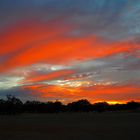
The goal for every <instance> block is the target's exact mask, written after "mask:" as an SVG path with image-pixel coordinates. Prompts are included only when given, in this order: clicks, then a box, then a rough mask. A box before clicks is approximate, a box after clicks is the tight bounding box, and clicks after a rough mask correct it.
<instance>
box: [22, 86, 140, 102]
mask: <svg viewBox="0 0 140 140" xmlns="http://www.w3.org/2000/svg"><path fill="white" fill-rule="evenodd" d="M24 88H25V89H29V90H32V91H33V93H37V94H39V95H40V98H46V99H47V98H52V99H64V103H67V102H71V101H74V100H79V99H83V98H84V99H88V100H89V101H91V102H98V101H108V102H112V101H116V102H127V101H130V100H135V101H140V98H136V97H137V96H138V95H139V93H140V88H139V87H135V86H131V85H124V86H101V85H100V86H92V87H90V88H87V89H85V88H70V87H63V86H53V85H52V86H45V85H38V86H36V85H35V86H26V87H24Z"/></svg>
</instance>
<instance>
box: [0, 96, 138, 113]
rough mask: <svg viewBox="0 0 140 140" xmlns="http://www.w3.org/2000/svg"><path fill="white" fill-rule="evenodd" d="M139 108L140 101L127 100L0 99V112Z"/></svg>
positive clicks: (89, 110)
mask: <svg viewBox="0 0 140 140" xmlns="http://www.w3.org/2000/svg"><path fill="white" fill-rule="evenodd" d="M139 109H140V103H138V102H134V101H131V102H127V103H126V104H114V105H110V104H108V103H107V102H98V103H94V104H91V103H90V102H89V101H88V100H86V99H81V100H78V101H75V102H71V103H68V104H67V105H64V104H62V103H61V102H60V101H55V102H51V101H48V102H40V101H26V102H25V103H23V102H22V101H21V100H20V99H19V98H16V97H15V96H12V95H7V97H6V99H5V100H4V99H0V114H9V115H10V114H21V113H59V112H104V111H130V110H131V111H134V110H139Z"/></svg>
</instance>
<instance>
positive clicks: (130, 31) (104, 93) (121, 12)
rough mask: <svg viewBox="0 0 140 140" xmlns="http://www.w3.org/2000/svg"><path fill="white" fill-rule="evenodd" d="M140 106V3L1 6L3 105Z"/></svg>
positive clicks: (46, 0) (17, 0) (75, 0)
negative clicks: (9, 99) (7, 101)
mask: <svg viewBox="0 0 140 140" xmlns="http://www.w3.org/2000/svg"><path fill="white" fill-rule="evenodd" d="M7 94H12V95H15V96H17V97H20V98H21V99H22V100H41V101H49V100H51V101H55V100H60V101H62V102H64V103H68V102H72V101H75V100H79V99H88V100H89V101H91V102H98V101H107V102H110V103H113V102H114V103H116V102H127V101H131V100H134V101H140V0H0V98H4V97H5V96H6V95H7Z"/></svg>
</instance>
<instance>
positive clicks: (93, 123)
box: [0, 112, 140, 140]
mask: <svg viewBox="0 0 140 140" xmlns="http://www.w3.org/2000/svg"><path fill="white" fill-rule="evenodd" d="M139 139H140V113H117V112H116V113H62V114H61V113H60V114H24V115H17V116H0V140H139Z"/></svg>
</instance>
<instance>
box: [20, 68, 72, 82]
mask: <svg viewBox="0 0 140 140" xmlns="http://www.w3.org/2000/svg"><path fill="white" fill-rule="evenodd" d="M73 73H74V71H72V70H59V71H55V72H50V73H48V74H41V75H36V76H35V75H31V76H29V77H28V78H26V80H24V81H23V82H24V83H26V82H40V81H44V80H53V79H58V78H60V77H61V76H67V75H70V74H73Z"/></svg>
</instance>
